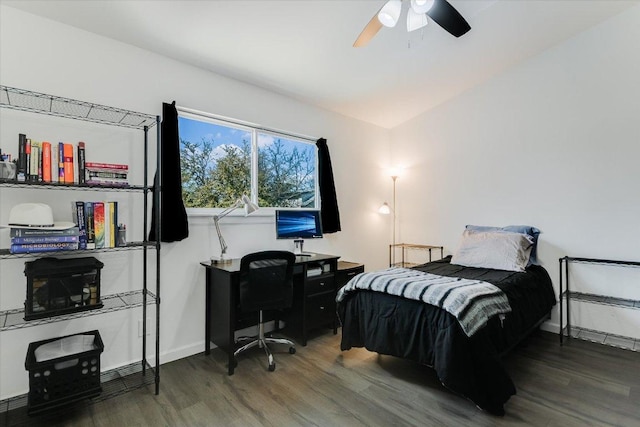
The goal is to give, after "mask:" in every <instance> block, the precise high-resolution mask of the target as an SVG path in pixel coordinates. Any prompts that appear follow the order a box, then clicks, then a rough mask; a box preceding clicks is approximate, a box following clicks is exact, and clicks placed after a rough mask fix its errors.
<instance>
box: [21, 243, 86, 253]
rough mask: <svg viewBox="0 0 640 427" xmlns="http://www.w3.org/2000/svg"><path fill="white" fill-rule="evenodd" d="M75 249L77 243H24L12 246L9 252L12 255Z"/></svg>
mask: <svg viewBox="0 0 640 427" xmlns="http://www.w3.org/2000/svg"><path fill="white" fill-rule="evenodd" d="M77 249H78V243H77V242H63V243H25V244H12V245H11V248H10V249H9V251H10V252H11V253H12V254H28V253H34V252H58V251H75V250H77Z"/></svg>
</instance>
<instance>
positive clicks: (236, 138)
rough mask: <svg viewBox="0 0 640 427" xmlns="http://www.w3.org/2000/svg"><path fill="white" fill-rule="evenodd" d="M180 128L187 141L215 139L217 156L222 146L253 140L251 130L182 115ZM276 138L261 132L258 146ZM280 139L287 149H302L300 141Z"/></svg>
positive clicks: (181, 135)
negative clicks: (295, 147)
mask: <svg viewBox="0 0 640 427" xmlns="http://www.w3.org/2000/svg"><path fill="white" fill-rule="evenodd" d="M178 128H179V131H180V138H181V139H184V140H185V141H189V142H192V143H200V142H201V141H202V138H203V137H204V138H205V139H206V140H209V139H213V141H214V144H213V147H214V150H213V153H212V154H213V156H214V157H216V154H218V153H221V152H222V150H221V146H224V145H236V146H240V145H241V144H242V140H243V139H245V140H247V141H251V132H250V131H245V130H244V129H233V128H230V127H227V126H222V125H216V124H214V123H210V122H204V121H199V120H194V119H189V118H186V117H182V116H179V117H178ZM275 139H278V137H274V136H272V135H269V134H259V135H258V146H259V147H265V146H268V145H270V144H272V143H273V142H274V140H275ZM279 139H280V140H281V141H282V142H283V144H284V147H285V148H286V149H287V151H289V150H291V149H293V147H294V146H296V145H298V148H299V149H300V146H299V144H300V143H299V142H296V141H291V140H288V139H285V138H279ZM304 146H305V147H309V148H312V149H315V147H313V144H309V145H307V144H304ZM314 151H315V150H314Z"/></svg>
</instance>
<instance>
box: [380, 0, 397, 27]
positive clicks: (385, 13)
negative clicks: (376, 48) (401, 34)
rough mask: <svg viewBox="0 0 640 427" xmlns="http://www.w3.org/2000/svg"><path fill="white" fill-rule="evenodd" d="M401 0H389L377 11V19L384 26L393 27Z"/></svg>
mask: <svg viewBox="0 0 640 427" xmlns="http://www.w3.org/2000/svg"><path fill="white" fill-rule="evenodd" d="M401 10H402V0H389V1H388V2H387V3H385V5H384V6H382V9H380V12H378V20H379V21H380V23H381V24H382V25H384V26H385V27H395V26H396V24H397V23H398V19H400V11H401Z"/></svg>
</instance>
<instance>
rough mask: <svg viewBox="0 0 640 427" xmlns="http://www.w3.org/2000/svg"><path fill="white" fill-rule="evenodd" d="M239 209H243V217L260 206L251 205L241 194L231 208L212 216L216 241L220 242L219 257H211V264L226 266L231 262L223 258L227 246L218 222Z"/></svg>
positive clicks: (247, 198)
mask: <svg viewBox="0 0 640 427" xmlns="http://www.w3.org/2000/svg"><path fill="white" fill-rule="evenodd" d="M240 207H244V212H245V214H244V216H248V215H250V214H252V213H253V212H255V211H257V210H258V209H260V206H258V205H257V204H255V203H253V202H252V201H251V200H250V199H249V197H247V196H246V195H245V194H243V195H242V197H240V198H239V199H238V200H236V201H235V202H234V203H233V204H232V205H231V206H229V207H228V208H226V209H225V210H223V211H222V212H220V213H219V214H218V215H214V216H213V223H214V224H215V225H216V232H217V233H218V240H220V257H218V258H216V257H211V264H227V263H230V262H231V259H227V258H225V254H226V253H227V244H226V243H225V241H224V237H222V232H221V231H220V220H221V219H222V218H224V217H225V216H227V215H229V214H230V213H231V212H233V211H235V210H236V209H238V208H240Z"/></svg>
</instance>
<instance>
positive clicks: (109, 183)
mask: <svg viewBox="0 0 640 427" xmlns="http://www.w3.org/2000/svg"><path fill="white" fill-rule="evenodd" d="M85 184H88V185H104V186H106V187H128V186H129V181H127V180H126V179H118V178H96V177H93V178H91V179H90V180H87V181H85Z"/></svg>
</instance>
